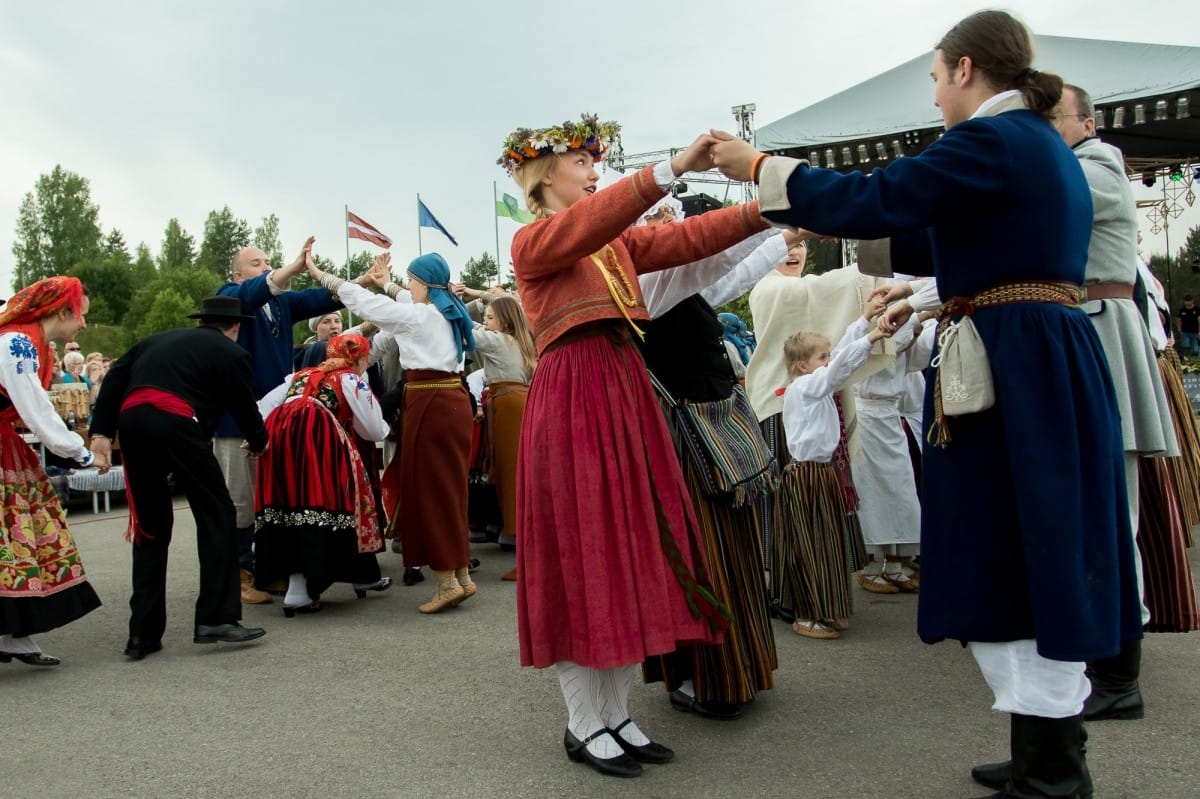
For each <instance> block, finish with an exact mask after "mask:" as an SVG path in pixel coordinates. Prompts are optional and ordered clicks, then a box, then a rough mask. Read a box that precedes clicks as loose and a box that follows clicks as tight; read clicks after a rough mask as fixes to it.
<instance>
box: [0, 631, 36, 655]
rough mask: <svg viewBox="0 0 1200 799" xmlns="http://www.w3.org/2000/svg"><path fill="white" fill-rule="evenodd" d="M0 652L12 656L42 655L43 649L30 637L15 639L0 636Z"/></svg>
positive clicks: (9, 636)
mask: <svg viewBox="0 0 1200 799" xmlns="http://www.w3.org/2000/svg"><path fill="white" fill-rule="evenodd" d="M0 652H7V653H8V654H10V655H40V654H41V653H42V648H41V647H40V646H38V645H37V642H36V641H34V640H33V638H31V637H30V636H28V635H22V636H18V637H15V638H14V637H13V636H11V635H0Z"/></svg>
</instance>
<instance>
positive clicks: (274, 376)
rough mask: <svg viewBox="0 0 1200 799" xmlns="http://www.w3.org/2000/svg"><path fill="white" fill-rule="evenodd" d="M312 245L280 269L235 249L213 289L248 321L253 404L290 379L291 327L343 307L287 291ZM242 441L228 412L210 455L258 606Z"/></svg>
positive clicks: (314, 293) (248, 589)
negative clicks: (224, 278) (227, 276)
mask: <svg viewBox="0 0 1200 799" xmlns="http://www.w3.org/2000/svg"><path fill="white" fill-rule="evenodd" d="M313 241H314V239H313V237H312V236H309V238H308V240H307V241H305V242H304V247H303V249H301V251H300V255H299V256H297V258H296V260H295V261H293V262H292V263H291V264H289V265H288V266H285V267H281V268H279V269H272V268H271V261H270V259H269V258H268V257H267V255H266V253H264V252H263V251H262V250H260V249H259V248H257V247H245V248H243V249H241V250H239V251H238V252H237V254H236V255H234V256H233V260H232V261H231V262H230V265H229V269H230V273H231V277H232V279H231V280H230V282H228V283H226V284H225V285H224V286H221V288H220V289H218V290H217V294H219V295H221V296H225V297H236V298H237V299H238V300H239V301H240V302H241V304H242V313H243V314H244V315H246V316H247V317H250V318H249V319H248V320H247V321H245V322H243V323H242V325H241V329H240V331H239V332H238V337H237V343H238V344H239V345H241V347H242V348H243V349H245V350H247V351H248V352H249V353H250V357H251V359H252V360H253V362H254V365H253V375H252V382H253V385H254V397H255V399H262V397H263V395H264V394H266V393H267V392H268V391H270V390H271V389H273V388H275V387H276V386H278V385H279V384H280V383H282V382H283V379H284V378H285V377H287V376H288V375H289V374H291V372H292V358H293V356H294V352H293V349H294V348H293V343H292V325H293V324H294V323H295V322H299V321H302V320H305V319H308V318H310V317H313V316H323V315H325V314H327V313H331V312H333V311H336V310H338V309H339V308H341V307H342V304H341V302H339V301H338V300H337V299H335V298H333V297H331V296H330V294H329V292H328V291H326V290H325V289H323V288H320V287H317V288H311V289H306V290H304V291H291V290H290V287H291V282H292V278H294V277H296V276H297V275H299V274H301V273H302V272H304V271H305V261H306V260H307V259H308V258H309V257H311V252H312V245H313ZM242 440H243V438H242V434H241V431H240V430H239V429H238V427H237V425H236V424H235V423H234V421H233V419H232V418H231V417H230V416H229V414H227V413H226V414H222V415H221V418H220V420H219V421H218V422H217V429H216V433H215V437H214V439H213V450H214V451H215V453H216V456H217V462H218V463H220V465H221V473H222V474H223V475H224V476H225V485H226V486H227V487H228V488H229V494H230V496H231V497H233V504H234V507H235V508H236V509H237V526H238V563H239V564H240V566H241V570H242V573H241V581H242V602H243V603H246V604H255V605H257V604H262V603H265V602H270V601H271V597H269V596H268V595H267V594H265V593H263V592H262V591H259V590H257V589H255V588H254V463H253V462H252V461H250V460H249V459H248V458H246V457H245V453H244V452H243V451H242V450H241V445H242Z"/></svg>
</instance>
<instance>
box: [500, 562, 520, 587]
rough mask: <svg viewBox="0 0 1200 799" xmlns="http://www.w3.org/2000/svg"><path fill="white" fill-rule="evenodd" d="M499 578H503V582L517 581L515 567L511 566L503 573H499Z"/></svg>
mask: <svg viewBox="0 0 1200 799" xmlns="http://www.w3.org/2000/svg"><path fill="white" fill-rule="evenodd" d="M500 579H501V580H504V581H505V582H509V583H515V582H516V581H517V567H516V566H513V567H512V568H511V569H509V570H508V571H506V572H505V573H504V574H502V575H500Z"/></svg>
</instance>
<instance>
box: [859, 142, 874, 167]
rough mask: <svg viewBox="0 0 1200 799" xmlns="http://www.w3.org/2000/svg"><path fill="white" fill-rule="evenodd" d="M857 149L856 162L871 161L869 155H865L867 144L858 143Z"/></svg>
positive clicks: (865, 162)
mask: <svg viewBox="0 0 1200 799" xmlns="http://www.w3.org/2000/svg"><path fill="white" fill-rule="evenodd" d="M857 150H858V163H860V164H867V163H870V162H871V156H869V155H867V145H865V144H860V145H858V147H857Z"/></svg>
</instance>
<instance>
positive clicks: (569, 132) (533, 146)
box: [496, 114, 621, 175]
mask: <svg viewBox="0 0 1200 799" xmlns="http://www.w3.org/2000/svg"><path fill="white" fill-rule="evenodd" d="M579 119H580V121H579V122H569V121H568V122H564V123H562V124H561V125H554V126H553V127H549V128H539V129H538V130H530V129H529V128H518V129H516V130H514V131H513V132H512V133H510V134H509V135H508V138H507V139H505V140H504V154H503V155H501V156H500V158H499V159H498V160H497V161H496V163H497V164H499V165H500V166H502V167H504V169H505V171H506V172H508V174H510V175H511V174H512V173H513V171H514V170H516V169H517V168H518V167H520V166H521V164H523V163H525V162H526V161H529V160H532V159H534V158H540V157H541V156H543V155H550V154H551V153H565V152H567V151H568V150H587V151H588V152H589V153H591V154H592V157H593V158H595V159H596V160H597V161H602V160H604V154H605V153H606V152H607V151H608V148H609V147H611V146H612V143H613V141H615V140H616V138H617V136H618V135H619V134H620V132H621V126H620V125H618V124H617V123H616V122H600V121H599V120H598V119H597V118H596V115H595V114H581V115H580V117H579Z"/></svg>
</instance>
